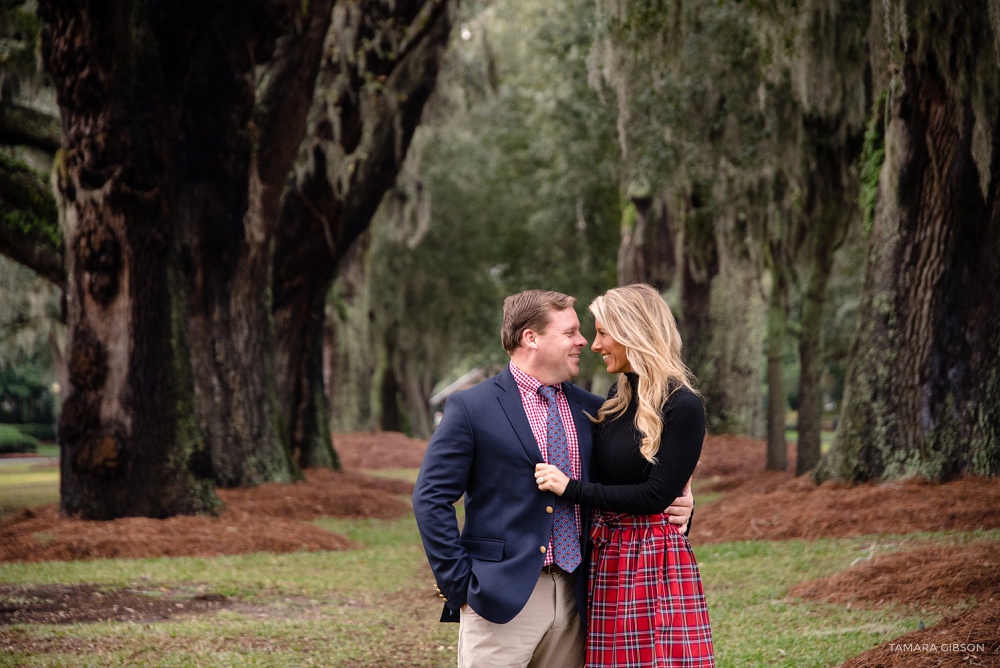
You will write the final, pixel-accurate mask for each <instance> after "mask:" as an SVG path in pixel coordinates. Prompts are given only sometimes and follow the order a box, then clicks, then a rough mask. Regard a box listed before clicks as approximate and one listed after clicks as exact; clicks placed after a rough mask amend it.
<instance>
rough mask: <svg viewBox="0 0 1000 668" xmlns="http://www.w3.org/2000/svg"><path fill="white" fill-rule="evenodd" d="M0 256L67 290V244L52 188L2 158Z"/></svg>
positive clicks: (25, 168)
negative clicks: (64, 250) (65, 260)
mask: <svg viewBox="0 0 1000 668" xmlns="http://www.w3.org/2000/svg"><path fill="white" fill-rule="evenodd" d="M0 211H2V213H0V253H3V254H4V255H6V256H8V257H9V258H11V259H12V260H14V261H15V262H17V263H19V264H23V265H24V266H26V267H28V268H29V269H32V270H33V271H35V272H36V273H38V274H39V275H40V276H42V277H43V278H45V279H48V280H49V281H51V282H52V283H54V284H56V285H58V286H59V287H60V288H65V287H66V268H65V267H64V265H63V241H62V233H61V232H60V230H59V221H58V214H57V210H56V202H55V198H54V197H53V195H52V191H51V190H50V188H49V187H48V184H46V183H45V181H44V180H42V178H41V177H39V176H38V175H37V174H36V173H35V172H33V171H32V170H31V169H29V168H28V167H26V166H25V165H23V164H21V163H18V162H16V161H13V160H11V159H10V158H8V157H6V156H4V155H2V154H0Z"/></svg>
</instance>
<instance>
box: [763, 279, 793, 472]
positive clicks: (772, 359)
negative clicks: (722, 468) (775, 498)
mask: <svg viewBox="0 0 1000 668" xmlns="http://www.w3.org/2000/svg"><path fill="white" fill-rule="evenodd" d="M785 274H786V268H785V267H784V266H776V267H774V268H773V269H772V270H771V277H772V280H771V294H770V297H769V302H768V307H767V456H766V459H767V461H766V467H767V470H768V471H784V470H786V469H787V468H788V444H787V443H786V442H785V415H786V413H787V412H788V405H787V402H786V400H785V374H784V367H785V338H786V337H785V333H786V332H787V331H788V277H787V276H786V275H785Z"/></svg>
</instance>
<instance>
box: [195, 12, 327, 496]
mask: <svg viewBox="0 0 1000 668" xmlns="http://www.w3.org/2000/svg"><path fill="white" fill-rule="evenodd" d="M332 6H333V0H322V1H319V2H311V3H309V4H308V5H306V6H304V7H305V11H303V12H302V13H301V14H297V15H295V17H294V20H292V21H290V22H289V24H288V26H287V27H284V28H283V31H282V32H283V34H281V36H280V38H278V39H277V41H276V42H275V43H274V44H273V45H272V44H266V45H262V46H261V47H259V48H260V49H261V50H267V49H270V50H269V51H267V53H268V60H267V62H266V64H264V65H263V71H262V73H259V74H255V72H254V68H255V66H256V63H255V62H254V61H253V59H252V57H253V55H254V54H253V51H252V50H250V49H248V48H247V46H246V44H245V43H243V42H240V41H239V40H236V39H223V40H209V41H206V43H205V44H204V46H203V47H202V48H201V49H200V50H198V51H197V52H196V53H195V54H194V55H195V58H196V59H197V60H196V66H195V67H194V68H192V73H191V75H190V82H189V86H190V90H191V94H190V96H189V98H188V99H187V100H185V102H186V105H187V108H188V109H189V110H190V111H189V113H190V114H191V116H192V118H193V119H195V120H194V122H193V123H192V127H191V128H190V129H189V133H188V134H189V136H190V138H191V141H192V143H193V144H195V145H197V146H199V147H200V151H199V153H198V154H197V155H196V156H195V157H194V159H193V160H192V162H191V164H189V165H188V166H187V167H188V169H187V170H186V172H185V179H186V182H187V183H186V186H187V187H185V189H184V191H183V196H182V200H181V203H182V205H183V206H184V208H185V213H186V214H187V215H185V220H186V221H188V222H189V223H190V224H189V228H188V237H187V238H188V246H187V251H188V253H189V255H190V257H191V260H192V267H193V271H192V272H191V274H190V283H189V285H190V293H191V309H190V325H191V332H192V358H193V363H194V370H195V389H196V396H197V408H198V411H197V414H198V421H199V424H200V426H201V429H202V431H203V433H204V434H205V438H206V440H207V441H208V443H209V446H210V449H211V453H212V465H213V470H214V476H215V481H216V483H217V484H218V485H221V486H225V487H250V486H254V485H259V484H262V483H265V482H288V481H290V480H292V479H294V478H296V477H299V476H300V475H301V474H300V472H299V470H298V467H297V466H296V465H295V464H294V462H293V461H292V459H291V456H290V452H289V449H288V444H287V439H286V434H285V431H284V429H283V427H282V425H283V421H284V419H288V418H287V416H284V415H283V414H282V413H281V412H280V410H281V408H282V407H281V405H280V403H279V401H278V396H279V395H278V394H277V392H278V389H277V387H276V384H275V381H274V378H275V367H274V365H275V345H274V341H275V339H274V325H273V322H272V307H273V304H272V298H271V297H272V291H271V290H272V285H271V276H272V270H271V266H272V265H271V263H272V255H273V244H274V238H275V228H276V226H277V225H278V224H279V211H280V203H281V195H282V192H283V190H284V189H285V187H286V185H287V182H288V175H289V172H290V170H291V167H292V165H293V163H294V160H295V157H296V153H297V150H298V148H299V144H300V143H301V141H302V139H303V137H304V136H305V133H306V123H307V115H308V112H309V108H310V104H311V102H312V99H313V94H314V90H315V85H316V78H317V74H318V72H319V67H320V61H321V57H322V50H323V45H324V41H325V38H326V34H327V30H328V28H329V26H330V22H331V11H332ZM217 20H218V21H220V22H222V23H224V22H228V21H230V20H231V18H230V17H227V16H226V15H224V14H222V15H220V16H218V17H217ZM216 29H217V31H218V32H219V34H222V35H225V34H227V30H226V29H225V28H224V27H223V26H216ZM258 67H259V66H258ZM234 72H238V73H240V75H239V76H234V75H233V73H234ZM257 77H259V80H260V83H257V84H256V85H255V80H256V78H257ZM220 107H221V108H225V109H229V110H230V114H231V115H230V117H229V118H226V119H220V121H219V122H218V123H211V122H204V119H208V118H211V117H212V114H213V110H214V109H216V108H220Z"/></svg>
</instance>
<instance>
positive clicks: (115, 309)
mask: <svg viewBox="0 0 1000 668" xmlns="http://www.w3.org/2000/svg"><path fill="white" fill-rule="evenodd" d="M39 14H40V16H41V17H42V19H43V22H44V28H43V34H42V43H43V57H44V59H45V62H46V66H47V68H48V70H49V71H50V72H51V73H52V75H53V78H54V80H55V84H56V88H57V92H58V100H59V106H60V109H61V111H62V118H63V129H64V139H63V156H62V158H61V161H60V163H59V165H58V166H57V172H58V201H59V205H60V214H61V220H62V224H63V228H64V236H65V239H66V249H67V252H66V274H67V307H68V326H69V332H70V334H69V344H68V367H69V381H70V387H69V390H68V394H67V397H66V400H65V403H64V405H63V410H62V415H61V418H60V425H59V443H60V448H61V483H60V486H61V509H62V511H63V512H65V513H67V514H71V515H77V516H80V517H83V518H87V519H111V518H115V517H122V516H126V515H141V516H150V517H166V516H170V515H176V514H185V513H198V512H204V511H210V510H212V509H214V508H215V507H216V506H217V504H218V501H217V499H216V497H215V494H214V491H213V488H212V483H211V480H210V478H209V477H207V475H206V471H207V467H206V466H205V462H206V460H207V458H206V456H205V453H204V451H203V444H202V443H201V441H200V439H199V437H198V432H197V428H196V425H195V424H194V422H193V420H192V419H191V409H192V384H191V377H190V366H189V364H190V362H189V357H188V348H187V332H186V329H185V321H184V312H185V293H184V286H183V280H182V277H181V274H180V271H179V263H178V235H177V220H176V210H175V208H174V206H173V204H174V202H175V201H176V194H177V181H176V180H175V179H174V178H172V176H171V175H172V173H173V170H174V169H175V167H176V162H175V154H174V152H173V150H172V141H173V140H174V138H175V137H176V136H177V130H178V125H177V122H176V116H175V115H174V113H173V111H174V107H173V104H172V103H173V100H172V99H171V97H170V95H169V94H168V92H167V86H166V85H165V83H166V82H165V80H164V77H163V73H162V69H161V66H160V65H161V63H160V60H159V58H160V54H159V53H158V51H157V49H156V40H155V39H153V38H152V35H151V34H150V32H149V30H148V29H147V27H146V26H148V25H149V24H148V23H147V20H148V17H146V16H144V15H143V14H142V9H141V8H135V7H132V6H131V5H129V4H128V3H111V4H110V5H101V6H89V5H77V4H76V3H61V2H42V3H40V6H39Z"/></svg>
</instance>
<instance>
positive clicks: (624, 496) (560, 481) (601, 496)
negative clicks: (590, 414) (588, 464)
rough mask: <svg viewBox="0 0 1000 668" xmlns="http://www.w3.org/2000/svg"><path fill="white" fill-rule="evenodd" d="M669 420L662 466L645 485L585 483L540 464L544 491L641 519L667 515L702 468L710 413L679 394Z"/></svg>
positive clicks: (686, 394) (667, 413) (667, 415)
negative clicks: (699, 461) (689, 481)
mask: <svg viewBox="0 0 1000 668" xmlns="http://www.w3.org/2000/svg"><path fill="white" fill-rule="evenodd" d="M664 416H665V424H664V433H663V436H662V439H661V441H660V450H659V452H658V453H657V463H656V464H654V465H653V466H652V469H651V470H650V473H649V476H648V477H647V478H646V480H645V481H643V482H641V483H637V484H633V485H601V484H598V483H591V482H582V481H580V480H571V479H569V478H567V477H566V476H565V475H564V474H563V473H562V472H560V471H559V470H558V469H557V468H555V467H554V466H550V465H548V464H539V465H538V467H537V468H536V472H535V476H536V482H537V483H538V488H539V489H541V490H545V491H553V492H555V493H556V494H560V495H561V496H563V497H564V498H565V499H566V500H567V501H571V502H573V503H583V504H587V505H591V506H594V507H596V508H601V509H602V510H610V511H612V512H619V513H631V514H635V515H651V514H656V513H661V512H663V511H664V509H665V508H666V507H667V506H669V505H670V504H671V503H672V502H673V501H674V499H675V498H677V497H678V496H681V494H682V493H683V491H684V487H685V485H686V484H687V482H688V480H689V479H690V478H691V475H692V474H693V473H694V469H695V466H696V465H697V464H698V458H699V457H700V456H701V448H702V443H703V442H704V440H705V408H704V406H703V405H702V403H701V399H699V398H698V397H697V396H696V395H695V394H693V393H691V392H677V393H675V394H674V395H673V396H672V397H671V398H670V400H669V401H668V402H667V405H666V407H665V410H664ZM543 479H544V480H543Z"/></svg>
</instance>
